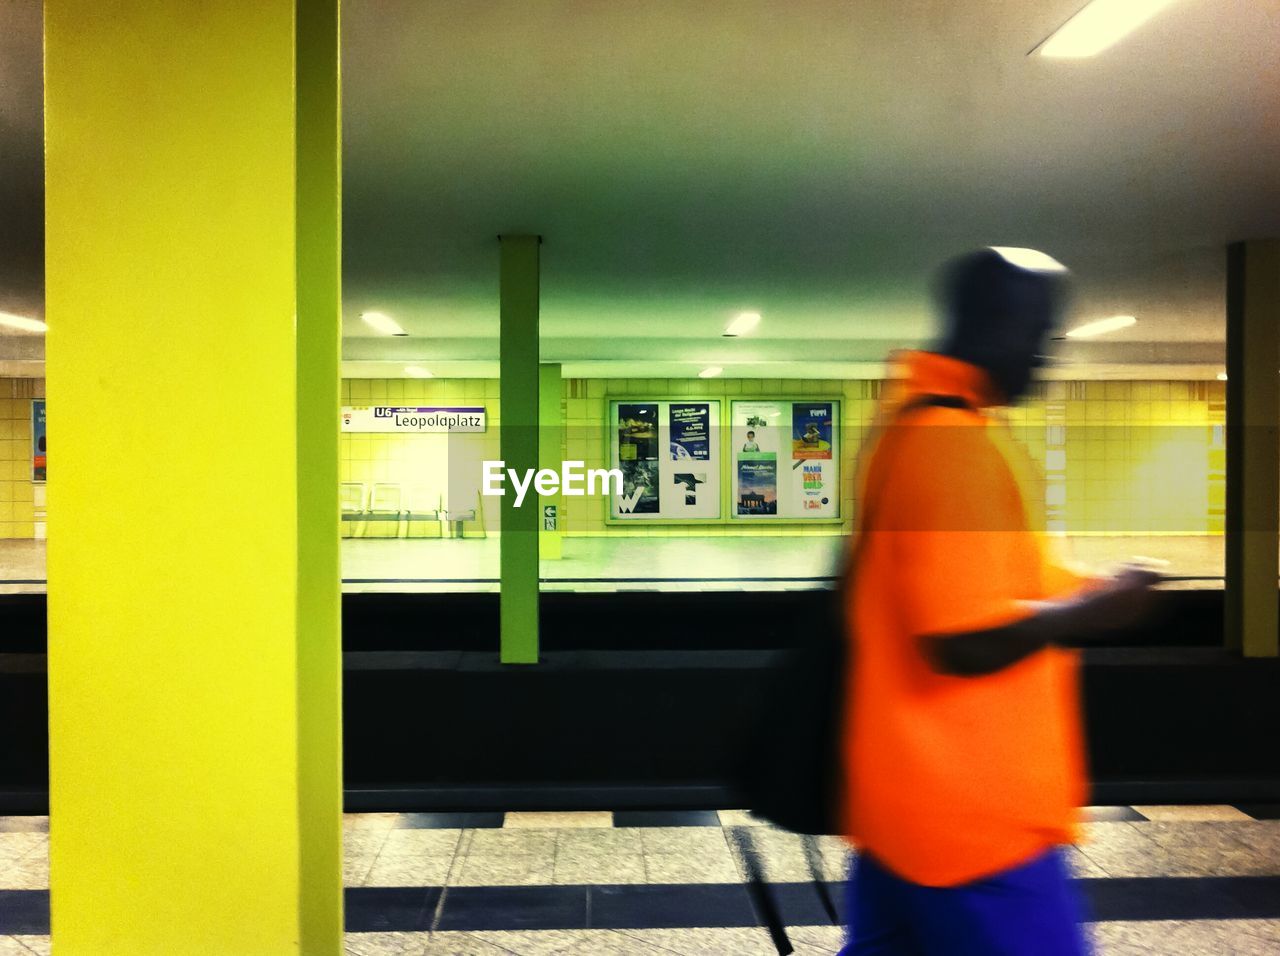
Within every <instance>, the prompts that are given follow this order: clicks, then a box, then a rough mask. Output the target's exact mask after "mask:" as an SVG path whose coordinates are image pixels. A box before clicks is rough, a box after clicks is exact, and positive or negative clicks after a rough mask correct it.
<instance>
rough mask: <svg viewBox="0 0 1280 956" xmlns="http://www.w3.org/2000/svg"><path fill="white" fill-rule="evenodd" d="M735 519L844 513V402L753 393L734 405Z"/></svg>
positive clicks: (731, 474)
mask: <svg viewBox="0 0 1280 956" xmlns="http://www.w3.org/2000/svg"><path fill="white" fill-rule="evenodd" d="M730 419H731V426H730V434H729V440H730V448H731V452H730V455H729V487H730V507H729V516H730V518H731V520H733V521H815V520H817V521H822V520H827V521H831V520H837V521H838V520H839V519H840V477H841V476H840V453H841V452H840V402H839V401H837V400H834V399H810V398H798V399H767V398H759V399H756V398H752V399H745V400H741V401H734V402H732V403H731V405H730Z"/></svg>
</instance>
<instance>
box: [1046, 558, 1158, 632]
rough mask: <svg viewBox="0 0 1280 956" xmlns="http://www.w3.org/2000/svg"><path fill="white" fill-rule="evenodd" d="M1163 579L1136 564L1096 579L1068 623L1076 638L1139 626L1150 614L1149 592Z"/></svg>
mask: <svg viewBox="0 0 1280 956" xmlns="http://www.w3.org/2000/svg"><path fill="white" fill-rule="evenodd" d="M1163 580H1164V575H1162V574H1160V573H1159V572H1158V571H1154V570H1152V569H1151V568H1150V567H1146V566H1143V565H1139V564H1125V565H1121V566H1120V568H1119V569H1118V570H1117V571H1116V573H1115V574H1114V575H1112V576H1111V577H1108V578H1101V579H1099V581H1098V583H1097V584H1096V585H1094V586H1093V587H1090V588H1086V589H1085V590H1084V591H1083V592H1081V593H1080V594H1079V595H1078V596H1077V597H1076V598H1074V599H1073V600H1071V601H1069V602H1067V603H1068V604H1074V605H1075V608H1074V609H1073V613H1072V614H1071V623H1072V625H1073V626H1074V627H1075V628H1078V631H1077V635H1078V636H1079V637H1087V636H1089V635H1091V634H1093V633H1096V632H1099V631H1117V630H1124V629H1125V628H1130V627H1133V626H1135V625H1136V624H1138V623H1140V622H1141V621H1142V619H1143V618H1144V617H1146V616H1148V615H1149V614H1150V613H1151V608H1152V605H1153V603H1154V601H1153V598H1152V590H1151V589H1152V588H1153V587H1155V586H1156V585H1157V584H1159V583H1160V582H1161V581H1163Z"/></svg>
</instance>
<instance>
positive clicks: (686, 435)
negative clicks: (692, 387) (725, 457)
mask: <svg viewBox="0 0 1280 956" xmlns="http://www.w3.org/2000/svg"><path fill="white" fill-rule="evenodd" d="M670 416H671V460H672V461H709V460H710V459H711V406H710V405H708V404H707V403H706V402H672V403H671V406H670Z"/></svg>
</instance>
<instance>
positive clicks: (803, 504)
mask: <svg viewBox="0 0 1280 956" xmlns="http://www.w3.org/2000/svg"><path fill="white" fill-rule="evenodd" d="M606 422H607V426H606V427H607V428H608V435H607V440H608V448H609V462H608V467H610V468H617V469H618V470H619V471H621V472H622V494H620V495H618V494H611V495H609V498H608V505H607V510H606V521H607V523H610V524H623V523H689V524H734V523H748V522H774V523H810V522H812V523H822V522H831V523H838V522H839V521H840V520H841V513H840V488H841V484H840V483H841V480H842V476H841V469H840V457H841V454H842V449H841V447H840V424H839V423H840V400H839V399H836V398H823V397H814V398H807V397H795V398H769V397H759V398H757V397H752V398H744V399H723V400H722V399H718V398H670V397H668V398H647V397H640V398H617V399H609V400H608V416H607V418H606ZM722 438H723V441H722Z"/></svg>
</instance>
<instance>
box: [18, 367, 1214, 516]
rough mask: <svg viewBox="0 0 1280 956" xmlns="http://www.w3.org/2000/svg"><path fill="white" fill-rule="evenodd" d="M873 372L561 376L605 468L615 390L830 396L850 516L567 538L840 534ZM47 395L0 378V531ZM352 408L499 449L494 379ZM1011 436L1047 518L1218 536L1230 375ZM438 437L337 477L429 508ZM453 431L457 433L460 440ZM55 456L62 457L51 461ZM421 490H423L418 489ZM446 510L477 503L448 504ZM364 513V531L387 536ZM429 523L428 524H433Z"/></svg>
mask: <svg viewBox="0 0 1280 956" xmlns="http://www.w3.org/2000/svg"><path fill="white" fill-rule="evenodd" d="M878 393H879V383H877V382H871V381H837V380H817V379H814V380H804V381H795V380H777V379H732V378H726V379H711V380H703V379H566V380H565V383H564V398H563V402H564V423H565V430H564V432H565V434H564V440H565V444H564V457H565V458H569V459H580V460H582V461H584V462H586V463H587V466H588V467H597V468H598V467H607V463H606V461H605V458H606V456H607V454H608V446H607V438H606V431H605V417H606V415H607V401H608V399H609V398H611V397H614V396H624V395H629V396H653V397H660V396H663V395H681V396H684V395H688V396H706V397H708V398H718V399H720V400H722V401H725V402H728V401H731V400H733V399H735V398H738V397H741V396H752V395H760V396H773V395H815V396H817V395H824V396H825V395H830V396H833V397H840V398H842V419H843V423H842V424H843V432H842V434H843V439H844V455H845V462H844V466H843V469H842V477H843V479H844V483H845V488H844V491H843V493H842V500H841V514H842V515H843V516H844V517H845V525H844V526H843V527H842V526H839V525H808V526H806V525H802V524H801V525H797V524H785V525H763V526H761V525H752V526H735V525H729V526H725V525H693V526H671V525H659V526H647V527H644V526H621V527H619V526H608V527H606V525H605V520H604V519H605V506H604V504H603V503H602V502H601V500H600V499H599V498H577V499H571V498H565V499H562V502H561V508H562V512H561V514H562V522H563V524H562V527H563V528H564V529H565V532H566V534H570V535H584V534H586V535H591V534H605V533H607V534H609V535H611V536H612V535H618V536H623V535H641V536H654V537H681V536H690V535H708V534H709V535H735V534H749V535H795V534H812V535H824V534H841V533H845V532H847V531H848V525H849V522H850V520H851V515H852V514H853V501H852V500H851V478H852V474H853V456H854V455H855V454H856V451H857V448H858V445H859V443H860V441H861V438H862V434H863V432H864V430H865V428H866V426H867V425H868V424H869V423H870V420H871V417H872V414H873V412H874V408H875V402H876V398H877V396H878ZM42 397H44V380H43V379H0V538H31V537H33V536H34V534H35V521H34V517H35V516H34V506H33V500H34V485H33V484H32V481H31V399H33V398H42ZM342 400H343V404H347V405H366V404H383V403H398V402H421V403H423V404H438V405H461V404H471V405H484V406H485V407H486V408H487V410H488V421H489V428H488V430H487V431H486V432H485V434H484V435H482V436H468V437H467V439H465V440H463V444H462V446H458V445H455V446H453V447H454V448H455V451H457V450H458V449H459V448H460V447H465V450H466V452H467V454H468V457H469V458H474V459H475V460H476V461H477V462H478V461H479V460H481V459H483V458H495V459H496V458H498V457H499V451H498V430H497V427H496V426H497V425H498V423H499V421H500V407H499V399H498V381H497V380H496V379H426V380H416V379H349V380H346V381H344V382H343V384H342ZM1007 417H1008V420H1009V424H1010V427H1011V430H1012V432H1013V434H1014V436H1015V437H1016V438H1017V439H1018V440H1019V441H1020V442H1021V443H1022V444H1023V445H1024V447H1025V448H1026V449H1027V451H1028V452H1029V453H1030V455H1031V457H1032V459H1033V460H1034V461H1035V462H1036V463H1037V465H1038V470H1039V471H1040V472H1042V473H1043V475H1044V477H1043V479H1042V480H1038V481H1037V482H1036V483H1035V485H1034V487H1033V488H1032V492H1033V494H1034V495H1035V496H1036V498H1037V499H1042V500H1043V503H1044V507H1045V514H1046V517H1047V521H1048V524H1049V526H1050V528H1052V529H1054V530H1062V531H1068V532H1072V533H1097V534H1160V533H1168V534H1220V533H1221V532H1222V529H1223V511H1224V504H1225V468H1226V462H1225V458H1226V453H1225V446H1224V432H1225V426H1224V423H1225V421H1226V385H1225V383H1223V382H1168V381H1164V382H1161V381H1156V382H1149V381H1144V382H1127V381H1126V382H1050V383H1046V384H1042V385H1040V386H1039V387H1038V388H1037V390H1036V392H1035V393H1034V394H1033V395H1032V397H1031V399H1030V400H1029V401H1028V402H1026V403H1025V404H1024V405H1022V406H1020V407H1018V408H1016V409H1012V410H1010V411H1008V412H1007ZM431 439H435V440H436V441H437V442H439V441H442V440H443V439H442V438H440V437H439V436H430V438H428V439H425V440H424V438H423V437H421V436H414V435H361V434H344V435H343V436H342V446H341V477H342V480H343V481H355V482H362V483H364V484H365V485H366V487H368V486H371V485H372V483H373V482H377V481H386V482H393V483H398V484H400V485H401V486H402V488H403V490H404V493H405V496H406V499H407V500H408V501H409V503H411V504H413V505H415V506H416V505H418V504H421V503H425V506H428V507H431V508H434V507H435V503H436V502H437V501H438V500H439V496H440V495H442V494H444V493H445V491H446V485H447V481H446V480H445V477H444V476H443V475H442V474H441V472H440V471H439V469H438V468H434V467H433V462H432V461H431V459H432V457H433V456H434V452H435V451H436V450H438V449H439V448H440V447H441V446H440V445H439V444H435V445H432V444H430V441H431ZM451 441H454V442H457V441H458V438H457V437H455V438H453V439H451ZM55 467H56V466H55ZM415 498H417V499H419V500H416V501H415V500H414V499H415ZM496 502H497V499H496V498H486V499H484V500H483V502H482V504H483V507H484V509H485V524H486V527H487V528H488V529H494V528H496V526H497V520H498V508H497V506H496ZM448 504H449V506H450V507H453V508H459V509H461V508H470V507H473V503H472V502H470V501H467V502H448ZM395 530H396V529H395V528H394V527H393V526H392V524H391V523H385V524H383V523H371V524H370V525H369V526H368V527H367V528H365V529H363V534H364V535H365V536H369V537H374V536H382V535H391V534H394V533H395ZM432 530H434V529H432Z"/></svg>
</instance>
